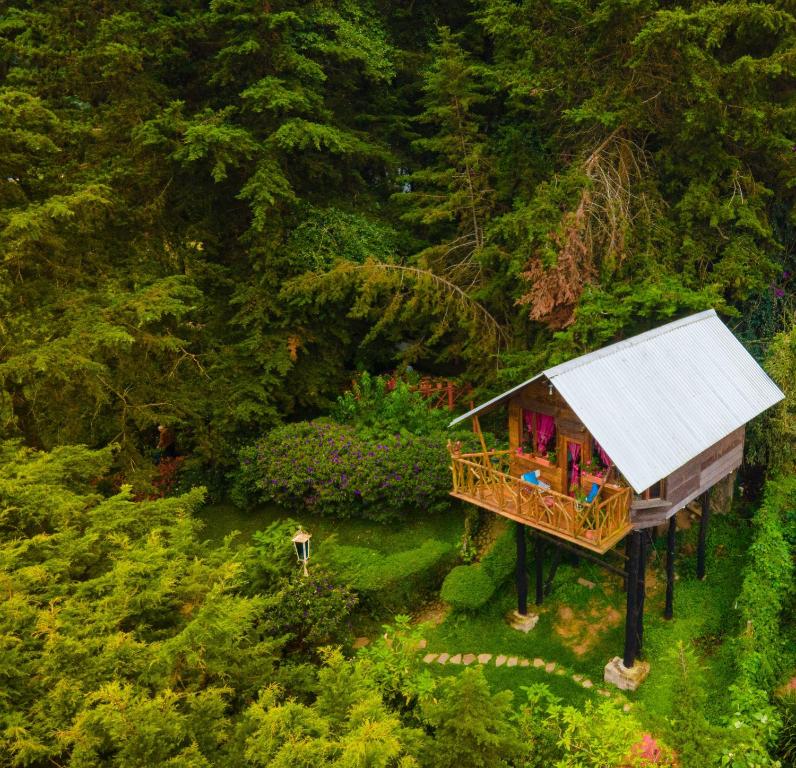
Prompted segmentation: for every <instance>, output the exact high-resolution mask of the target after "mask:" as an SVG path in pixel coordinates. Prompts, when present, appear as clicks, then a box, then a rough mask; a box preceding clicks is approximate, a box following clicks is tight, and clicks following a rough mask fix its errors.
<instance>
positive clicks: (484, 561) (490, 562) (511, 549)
mask: <svg viewBox="0 0 796 768" xmlns="http://www.w3.org/2000/svg"><path fill="white" fill-rule="evenodd" d="M512 529H513V526H511V525H510V526H509V529H508V530H507V531H505V532H504V533H502V534H501V535H500V536H499V537H498V538H497V539H496V540H495V542H494V544H493V545H492V547H491V548H490V549H489V551H488V552H487V553H486V554H485V555H484V556H483V557H482V558H481V567H482V568H483V569H484V573H485V574H486V575H487V576H488V577H489V578H490V579H491V580H492V583H493V584H494V585H495V588H497V587H500V586H502V585H503V582H505V580H506V579H507V578H508V577H509V576H510V575H511V574H512V573H513V572H514V568H515V566H516V564H517V544H516V537H515V533H514V531H513V530H512Z"/></svg>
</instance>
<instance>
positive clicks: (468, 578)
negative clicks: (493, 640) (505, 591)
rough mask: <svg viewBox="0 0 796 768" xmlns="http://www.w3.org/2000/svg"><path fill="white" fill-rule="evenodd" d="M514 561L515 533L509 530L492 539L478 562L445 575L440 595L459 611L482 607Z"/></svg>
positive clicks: (506, 576)
mask: <svg viewBox="0 0 796 768" xmlns="http://www.w3.org/2000/svg"><path fill="white" fill-rule="evenodd" d="M516 562H517V551H516V545H515V541H514V532H513V531H511V530H509V531H507V532H506V533H504V534H503V535H501V536H500V537H499V538H498V539H497V540H496V541H495V543H494V544H493V545H492V547H491V549H490V550H489V551H488V552H487V553H486V554H485V555H484V556H483V558H482V559H481V562H480V563H474V564H472V565H459V566H457V567H456V568H454V569H453V570H452V571H451V572H450V573H449V574H448V575H447V576H446V577H445V581H444V582H443V584H442V589H441V590H440V596H441V597H442V599H443V600H445V602H447V603H450V604H451V605H452V606H453V607H454V608H457V609H460V610H465V611H476V610H478V609H479V608H483V607H484V606H485V605H486V604H487V603H488V602H489V600H490V598H491V597H492V595H494V594H495V592H496V591H497V590H498V589H499V588H500V587H501V586H502V585H503V582H505V580H506V579H507V578H508V576H509V574H511V573H512V572H513V570H514V568H515V565H516Z"/></svg>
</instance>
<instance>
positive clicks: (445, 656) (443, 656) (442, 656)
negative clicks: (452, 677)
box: [437, 653, 451, 664]
mask: <svg viewBox="0 0 796 768" xmlns="http://www.w3.org/2000/svg"><path fill="white" fill-rule="evenodd" d="M450 657H451V655H450V654H449V653H441V654H440V655H439V656H438V657H437V664H445V663H447V661H448V659H449V658H450Z"/></svg>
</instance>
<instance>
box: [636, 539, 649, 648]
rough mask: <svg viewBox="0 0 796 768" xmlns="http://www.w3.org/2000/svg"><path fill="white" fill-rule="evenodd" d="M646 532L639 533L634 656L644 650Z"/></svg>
mask: <svg viewBox="0 0 796 768" xmlns="http://www.w3.org/2000/svg"><path fill="white" fill-rule="evenodd" d="M648 533H649V532H648V531H646V530H644V531H641V546H640V549H639V557H638V597H637V598H636V656H637V657H638V656H640V655H641V651H642V650H643V649H644V598H645V597H646V594H647V590H646V576H647V551H648V549H649V547H648V546H647V538H648Z"/></svg>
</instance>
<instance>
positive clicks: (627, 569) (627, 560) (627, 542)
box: [622, 535, 633, 592]
mask: <svg viewBox="0 0 796 768" xmlns="http://www.w3.org/2000/svg"><path fill="white" fill-rule="evenodd" d="M632 541H633V537H632V535H631V536H628V537H627V538H626V539H625V578H624V580H623V582H622V589H624V590H625V592H627V574H628V573H629V572H630V546H631V542H632Z"/></svg>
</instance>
